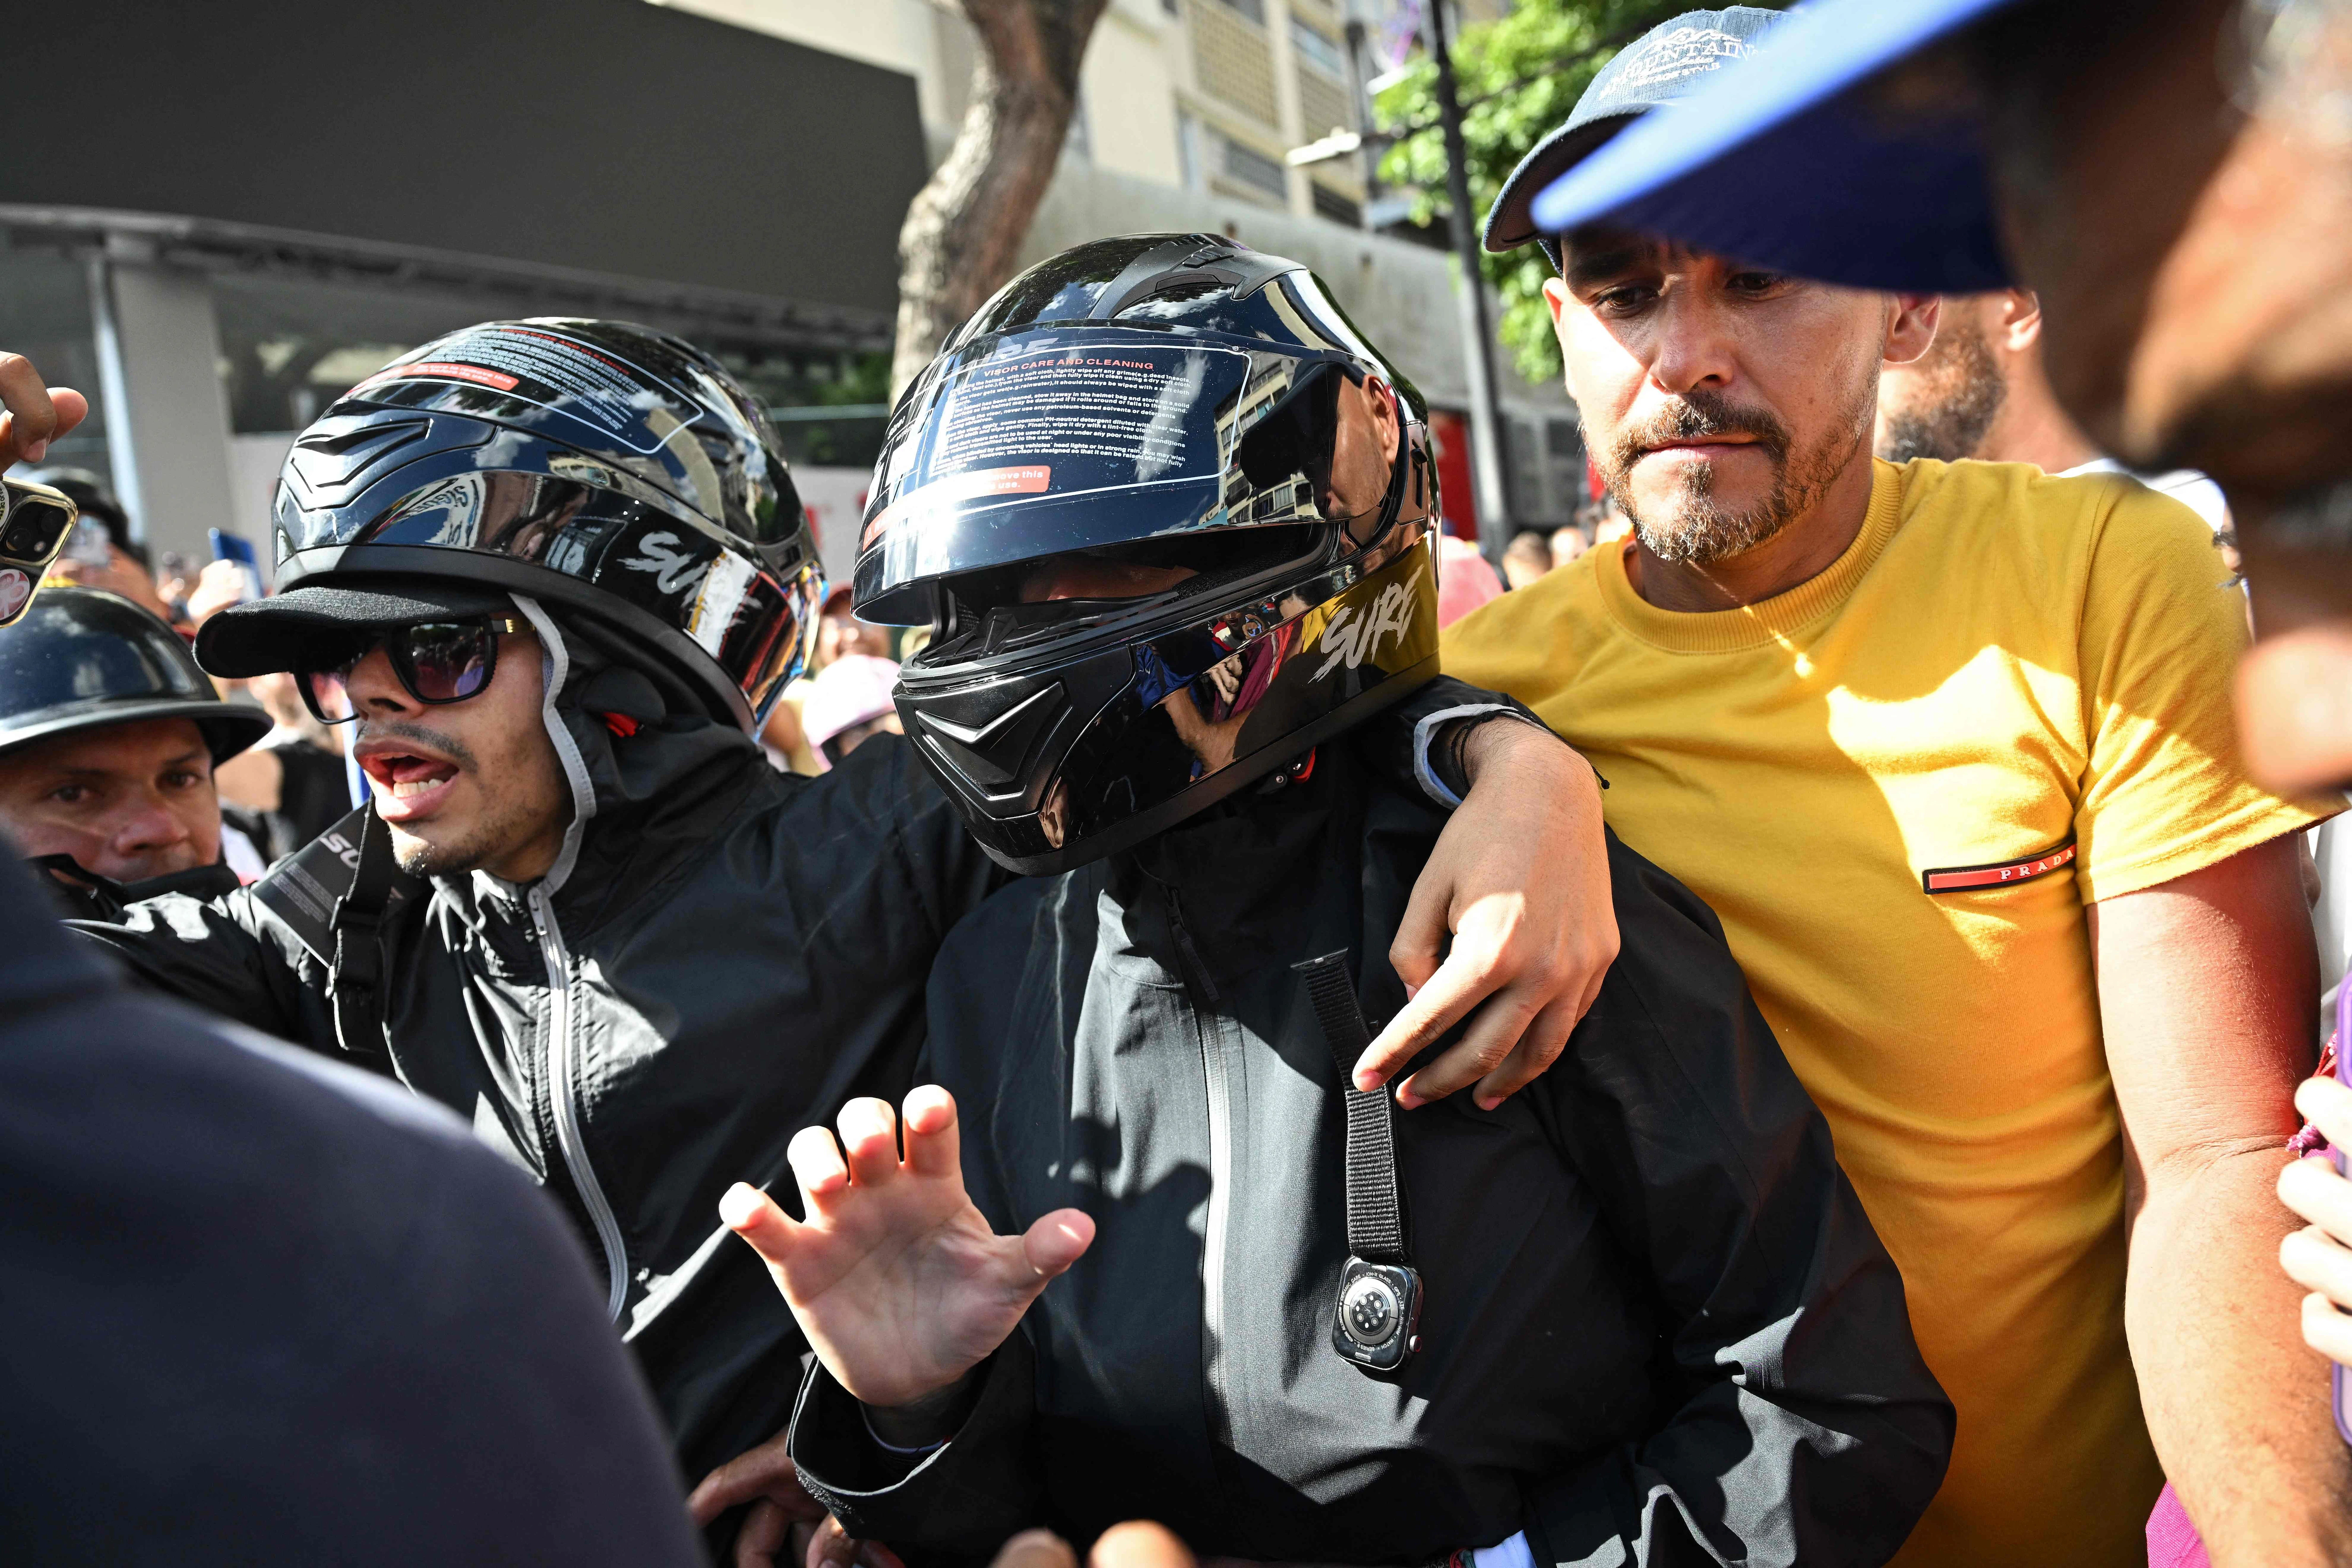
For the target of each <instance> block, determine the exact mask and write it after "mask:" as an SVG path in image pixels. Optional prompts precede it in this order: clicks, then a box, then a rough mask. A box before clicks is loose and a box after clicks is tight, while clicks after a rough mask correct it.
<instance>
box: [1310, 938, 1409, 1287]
mask: <svg viewBox="0 0 2352 1568" xmlns="http://www.w3.org/2000/svg"><path fill="white" fill-rule="evenodd" d="M1297 970H1298V973H1300V974H1301V975H1303V976H1305V977H1306V980H1307V1000H1308V1001H1310V1002H1311V1003H1313V1004H1314V1006H1315V1021H1316V1022H1317V1023H1318V1024H1320V1025H1321V1026H1323V1038H1324V1039H1325V1041H1326V1042H1328V1044H1329V1046H1330V1047H1331V1055H1332V1057H1333V1058H1334V1059H1336V1060H1337V1061H1338V1062H1339V1092H1340V1093H1341V1094H1342V1095H1344V1096H1346V1098H1347V1104H1348V1166H1347V1170H1348V1250H1349V1251H1350V1252H1352V1253H1354V1254H1355V1255H1356V1256H1357V1257H1359V1258H1366V1259H1368V1260H1370V1261H1371V1262H1374V1263H1395V1264H1402V1263H1403V1262H1404V1261H1405V1256H1404V1215H1403V1214H1402V1209H1401V1207H1400V1205H1399V1203H1398V1200H1397V1169H1396V1131H1395V1129H1394V1128H1393V1127H1392V1126H1391V1124H1390V1121H1389V1118H1390V1114H1391V1112H1390V1109H1389V1097H1388V1093H1387V1091H1386V1090H1385V1089H1373V1090H1372V1091H1371V1092H1370V1093H1369V1094H1368V1093H1366V1092H1365V1091H1364V1090H1362V1089H1358V1088H1357V1087H1356V1085H1355V1074H1356V1063H1357V1062H1358V1061H1359V1060H1360V1059H1361V1058H1362V1057H1363V1054H1364V1051H1365V1049H1366V1047H1370V1045H1371V1043H1372V1033H1371V1029H1370V1026H1368V1025H1367V1024H1366V1023H1365V1022H1364V1010H1363V1009H1362V1008H1361V1007H1360V1006H1359V1005H1357V1003H1356V988H1355V986H1354V985H1353V984H1351V983H1350V982H1349V979H1348V954H1347V953H1346V952H1345V951H1344V950H1343V951H1341V952H1329V953H1326V954H1324V955H1323V956H1322V957H1321V958H1311V959H1308V960H1307V962H1306V963H1301V964H1298V965H1297Z"/></svg>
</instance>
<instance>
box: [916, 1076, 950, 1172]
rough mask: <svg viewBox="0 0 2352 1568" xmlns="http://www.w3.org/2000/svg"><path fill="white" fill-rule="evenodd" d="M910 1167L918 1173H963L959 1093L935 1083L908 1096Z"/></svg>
mask: <svg viewBox="0 0 2352 1568" xmlns="http://www.w3.org/2000/svg"><path fill="white" fill-rule="evenodd" d="M906 1111H907V1168H908V1170H909V1171H912V1172H913V1173H915V1174H916V1175H918V1176H961V1175H962V1173H963V1165H962V1156H961V1153H960V1152H959V1149H958V1144H959V1137H958V1133H957V1129H956V1103H955V1096H953V1095H951V1094H950V1093H949V1092H948V1091H947V1090H946V1089H941V1088H940V1086H939V1085H937V1084H935V1083H929V1084H925V1085H923V1086H922V1087H921V1088H919V1089H916V1090H915V1091H914V1092H913V1093H911V1094H909V1095H908V1096H907V1102H906Z"/></svg>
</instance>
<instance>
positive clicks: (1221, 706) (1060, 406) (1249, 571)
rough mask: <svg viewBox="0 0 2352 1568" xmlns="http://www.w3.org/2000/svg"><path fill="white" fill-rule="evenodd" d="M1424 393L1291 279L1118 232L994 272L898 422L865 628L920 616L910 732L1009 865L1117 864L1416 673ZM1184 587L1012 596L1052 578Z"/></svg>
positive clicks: (1264, 264)
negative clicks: (1167, 573)
mask: <svg viewBox="0 0 2352 1568" xmlns="http://www.w3.org/2000/svg"><path fill="white" fill-rule="evenodd" d="M1437 514H1438V506H1437V476H1436V469H1435V466H1434V464H1433V461H1432V459H1431V454H1430V447H1429V441H1428V434H1427V415H1426V410H1425V409H1424V407H1423V403H1422V400H1421V395H1420V394H1419V393H1418V392H1416V391H1415V390H1414V389H1413V388H1412V385H1411V384H1409V383H1407V382H1406V381H1405V380H1404V379H1403V377H1402V376H1400V375H1399V374H1397V373H1396V371H1395V370H1394V369H1393V368H1392V367H1391V365H1390V364H1389V363H1388V362H1387V361H1385V360H1384V359H1382V358H1381V356H1380V354H1379V353H1377V352H1376V351H1375V350H1374V349H1373V348H1372V347H1371V346H1370V344H1369V343H1367V342H1365V341H1364V339H1363V337H1362V336H1361V334H1360V333H1359V332H1358V331H1356V330H1355V328H1354V326H1353V325H1352V324H1351V323H1350V322H1349V321H1348V319H1347V317H1346V316H1345V314H1343V313H1342V312H1341V311H1340V310H1339V307H1338V306H1337V305H1336V304H1334V303H1333V302H1332V300H1331V299H1330V296H1329V294H1328V291H1327V290H1326V289H1324V287H1323V284H1322V283H1321V281H1320V280H1319V279H1317V278H1316V277H1315V276H1314V274H1312V273H1310V272H1308V271H1307V269H1306V268H1304V267H1301V266H1300V265H1299V264H1298V263H1297V262H1295V261H1286V260H1284V259H1282V258H1280V257H1274V256H1265V255H1262V254H1260V253H1258V252H1256V251H1254V250H1251V249H1249V248H1248V247H1245V246H1243V245H1240V244H1237V243H1236V242H1234V241H1233V240H1230V239H1224V238H1222V237H1218V236H1215V235H1201V234H1184V235H1139V236H1129V237H1123V238H1118V239H1106V240H1099V241H1096V242H1094V243H1091V244H1088V245H1082V246H1079V247H1076V248H1075V249H1072V250H1068V251H1065V252H1064V253H1063V254H1062V255H1060V256H1057V257H1055V258H1052V259H1051V260H1048V261H1045V262H1043V263H1041V264H1039V265H1038V266H1036V267H1034V268H1030V270H1028V271H1027V272H1025V273H1024V274H1022V275H1021V276H1020V277H1018V278H1016V279H1013V281H1012V282H1011V283H1009V284H1007V285H1005V287H1004V288H1003V289H1002V290H1001V291H1000V292H999V293H998V294H997V295H996V297H995V298H994V299H992V300H990V301H989V302H988V303H987V304H986V305H983V306H982V308H981V310H980V311H979V313H978V314H977V315H975V316H974V317H973V318H972V319H971V321H968V322H966V323H965V324H964V326H963V327H962V328H961V330H960V331H958V332H957V333H956V334H955V336H954V337H953V338H951V339H950V340H949V342H948V345H947V347H946V349H945V350H944V351H943V352H942V353H940V357H939V359H938V360H936V361H935V362H934V363H932V364H931V366H930V367H929V369H928V370H927V371H925V372H924V374H922V376H921V377H920V378H919V379H918V380H917V381H916V382H915V383H914V384H913V385H912V386H910V387H909V388H908V391H907V393H906V395H905V396H904V397H902V398H901V399H900V401H899V404H898V409H897V410H896V412H895V413H894V414H893V415H892V416H891V422H890V427H889V432H888V435H887V437H886V439H885V442H884V447H883V452H882V458H881V461H880V464H879V465H878V467H877V468H876V470H875V479H874V486H873V489H872V492H871V500H870V502H869V510H868V511H867V513H866V522H865V527H864V530H863V531H862V532H861V534H860V537H859V553H858V557H857V567H856V585H857V613H858V614H859V615H861V616H865V617H866V619H868V620H877V621H884V622H889V621H898V622H906V623H917V622H922V621H929V623H930V624H931V626H932V627H933V637H932V640H931V642H930V644H929V647H926V648H924V649H923V651H922V652H921V653H919V654H918V655H917V656H916V657H915V658H912V659H910V660H909V661H908V663H907V664H906V665H905V667H904V668H903V670H902V672H901V679H900V684H899V688H898V706H899V710H900V714H901V717H902V720H903V721H904V723H905V725H906V730H907V733H908V735H909V736H910V737H912V738H913V740H914V742H915V745H916V747H917V750H918V752H919V754H920V755H921V756H922V757H923V759H924V761H925V762H926V763H929V765H930V767H931V768H932V769H933V771H934V772H936V773H938V774H939V775H940V779H941V780H942V781H943V782H944V783H945V784H946V785H947V787H948V791H949V794H950V795H951V796H952V797H953V798H954V800H955V801H956V804H957V805H958V806H959V807H960V808H961V810H962V812H963V814H964V816H965V818H966V819H967V820H968V821H969V822H970V823H971V826H972V830H973V832H974V833H975V834H976V835H977V836H978V837H979V838H980V841H981V843H982V845H983V846H984V847H986V848H987V850H988V852H989V853H990V854H991V855H992V856H993V857H995V858H996V859H997V860H999V861H1000V862H1002V863H1003V864H1004V865H1006V866H1009V867H1012V868H1014V869H1015V870H1020V871H1024V872H1032V873H1035V872H1048V871H1059V870H1063V869H1066V868H1069V867H1071V866H1076V865H1079V864H1083V863H1084V862H1086V861H1087V860H1091V859H1094V858H1097V857H1098V856H1102V855H1105V854H1108V853H1111V852H1113V851H1115V850H1118V849H1120V848H1124V847H1128V846H1129V845H1132V844H1135V843H1137V842H1139V841H1140V840H1141V839H1143V838H1144V837H1148V836H1149V835H1150V834H1153V833H1156V832H1158V831H1160V829H1162V828H1164V827H1166V826H1169V825H1170V824H1171V823H1174V822H1177V821H1180V820H1181V819H1182V818H1183V817H1185V816H1190V815H1192V813H1194V812H1196V811H1199V810H1201V809H1202V808H1203V807H1204V806H1207V805H1211V804H1212V803H1213V802H1215V801H1217V800H1219V799H1222V798H1223V797H1224V796H1225V795H1230V794H1232V793H1233V792H1234V790H1235V789H1238V788H1240V787H1241V786H1242V785H1244V784H1248V783H1251V782H1252V781H1254V780H1256V779H1260V778H1263V777H1265V775H1266V774H1268V773H1272V772H1274V771H1275V770H1276V769H1278V768H1282V767H1284V766H1285V765H1286V764H1290V763H1296V762H1297V760H1299V759H1300V758H1301V757H1303V756H1304V754H1305V753H1306V752H1307V751H1308V750H1309V749H1310V748H1311V747H1313V746H1314V745H1315V744H1316V742H1318V741H1319V740H1321V739H1323V738H1325V737H1326V736H1328V735H1332V734H1336V733H1338V732H1339V731H1341V730H1343V729H1346V728H1347V727H1349V725H1351V724H1353V723H1355V722H1357V721H1360V719H1362V718H1363V717H1364V716H1365V715H1367V714H1369V713H1370V711H1372V710H1374V709H1376V708H1379V707H1381V706H1382V705H1384V704H1386V703H1389V702H1391V701H1394V700H1396V699H1398V698H1400V697H1402V696H1403V695H1405V694H1406V693H1407V692H1409V691H1410V690H1412V688H1414V687H1415V686H1418V685H1419V684H1421V683H1422V682H1423V681H1424V680H1426V679H1429V677H1430V676H1432V675H1433V674H1434V673H1435V672H1436V667H1437V572H1436V562H1435V548H1436V542H1435V541H1434V539H1433V538H1432V537H1431V530H1432V526H1433V520H1434V519H1435V518H1436V516H1437ZM1073 554H1094V555H1100V556H1107V557H1115V558H1117V559H1118V560H1119V561H1121V562H1124V563H1139V564H1149V565H1154V566H1160V567H1172V568H1181V569H1182V571H1183V573H1184V574H1185V575H1184V576H1183V577H1182V579H1181V581H1177V582H1174V583H1172V584H1171V585H1169V586H1168V587H1166V588H1165V589H1164V590H1163V591H1160V592H1156V593H1150V594H1147V595H1143V596H1140V597H1136V598H1120V599H1093V600H1078V599H1063V600H1060V601H1057V602H1047V603H1024V586H1026V587H1027V588H1028V589H1029V590H1030V595H1029V596H1032V597H1034V594H1035V584H1034V582H1033V581H1032V579H1033V577H1034V574H1036V572H1037V571H1038V569H1039V566H1040V563H1043V562H1044V561H1045V559H1046V558H1048V557H1056V556H1063V557H1066V556H1070V555H1073Z"/></svg>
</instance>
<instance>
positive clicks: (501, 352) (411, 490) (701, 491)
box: [196, 319, 824, 731]
mask: <svg viewBox="0 0 2352 1568" xmlns="http://www.w3.org/2000/svg"><path fill="white" fill-rule="evenodd" d="M274 533H275V541H274V542H275V544H276V548H277V553H278V594H277V595H275V596H273V597H271V598H268V599H264V600H261V601H260V602H258V603H256V604H249V605H238V606H236V607H235V608H233V609H229V610H226V611H224V612H222V613H221V614H220V615H218V616H215V617H213V619H212V620H210V621H209V622H207V623H206V624H205V628H204V632H203V634H202V635H201V636H200V637H199V638H198V641H197V646H196V653H197V657H198V658H199V659H200V660H201V661H202V662H203V663H204V665H205V668H207V669H210V670H211V671H213V672H214V673H215V674H216V675H224V676H241V675H258V674H261V673H264V672H266V671H268V670H278V669H289V668H295V667H296V666H297V664H299V663H301V662H302V661H303V659H304V658H305V657H306V654H308V655H310V657H315V653H314V652H313V651H312V650H310V648H309V647H308V646H307V645H309V644H310V643H315V642H317V641H318V640H319V639H322V638H331V637H334V636H335V635H336V633H335V629H334V628H335V626H336V625H337V624H338V623H350V624H352V625H362V626H363V625H368V624H371V623H372V622H373V621H381V620H386V619H396V618H397V617H398V616H399V615H400V614H402V613H404V608H403V607H404V606H408V605H414V604H415V603H416V602H417V601H418V600H419V599H420V598H431V597H434V596H435V595H438V596H439V597H441V598H446V599H448V600H449V602H450V603H451V604H452V605H457V604H459V602H460V601H465V602H466V603H467V604H470V603H471V598H469V595H470V596H473V597H484V596H486V598H485V602H489V603H503V602H504V601H505V595H509V594H521V595H530V596H532V597H534V598H537V599H539V600H541V601H542V602H543V603H545V604H546V605H547V606H548V607H549V608H550V609H551V611H552V612H554V613H555V614H556V615H558V616H561V617H562V618H563V619H564V621H565V622H566V624H567V625H568V626H572V627H573V628H575V629H576V630H578V631H579V632H580V633H582V634H583V635H584V636H587V637H591V638H592V639H593V640H594V641H596V642H598V643H599V644H601V645H602V646H604V647H605V648H606V649H607V651H608V652H611V653H613V654H614V656H616V657H618V658H623V659H625V660H626V661H627V662H629V663H631V664H632V665H635V666H636V667H637V668H642V669H643V670H645V672H646V674H647V675H649V676H650V677H652V678H653V679H655V680H656V684H657V685H658V686H661V687H664V688H666V689H667V691H668V692H669V694H670V695H671V696H672V698H673V699H674V700H676V701H677V702H682V703H684V704H686V705H687V710H688V711H697V710H699V711H706V712H708V713H709V715H710V716H711V717H712V718H714V719H717V720H719V721H721V722H727V723H734V724H738V725H740V726H742V727H743V728H745V729H747V730H751V731H756V730H757V728H758V726H759V723H760V722H761V720H762V719H763V718H764V717H765V714H766V711H767V709H768V707H769V705H770V704H771V703H772V701H773V700H774V699H775V697H776V696H777V695H778V694H779V693H781V692H782V689H783V687H784V683H785V682H786V681H788V680H790V679H792V677H793V674H794V673H796V672H797V671H798V670H799V668H801V665H802V663H803V661H804V659H805V658H806V656H807V652H808V649H809V647H810V646H811V645H812V642H813V639H814V636H815V627H816V621H817V613H816V610H817V605H818V604H819V603H820V602H821V601H822V599H823V598H824V576H823V573H822V571H821V569H820V567H819V566H818V563H817V551H816V541H815V539H814V536H813V535H812V534H811V533H810V531H809V526H808V520H807V513H806V512H805V511H804V510H803V508H802V505H801V500H800V497H799V495H798V494H797V493H796V492H795V491H794V490H793V481H792V476H791V474H790V472H789V471H788V469H787V466H786V464H785V461H784V457H783V453H782V448H781V447H780V446H779V445H778V443H777V440H776V433H775V429H774V427H773V426H772V425H770V423H769V422H768V417H767V416H766V414H765V413H764V412H762V411H761V408H760V406H759V405H757V404H756V403H754V402H753V401H752V400H751V396H750V395H748V394H746V393H745V392H744V391H743V389H742V388H741V387H740V386H739V385H737V384H736V383H735V381H734V379H733V378H732V377H731V376H730V375H729V374H727V372H726V371H725V370H724V369H723V368H721V367H720V365H719V363H718V362H717V361H716V360H714V359H712V358H711V357H710V356H709V354H707V353H703V352H702V351H701V350H699V349H698V348H695V347H694V346H693V345H691V344H689V343H687V342H683V341H681V340H680V339H677V338H674V337H671V336H669V335H667V333H663V332H656V331H652V330H651V329H649V328H646V327H640V326H634V325H631V324H630V323H628V322H625V321H573V320H563V319H547V320H533V321H490V322H487V323H485V324H483V325H481V326H477V327H468V328H466V329H465V330H464V331H457V332H453V333H451V334H450V335H448V336H447V337H445V338H442V339H440V340H438V341H437V342H431V343H427V344H425V346H424V347H423V348H420V349H417V350H416V351H415V352H414V353H408V354H405V355H404V356H402V357H401V358H400V359H397V360H395V361H394V362H393V363H391V364H390V365H387V366H386V367H385V368H384V369H383V370H381V371H378V372H377V373H376V374H373V375H372V376H370V377H368V378H367V379H366V380H365V381H362V382H361V383H360V384H358V385H357V386H354V387H353V388H352V390H351V391H350V392H348V393H346V394H344V395H343V396H342V397H341V398H339V399H338V400H337V401H336V402H335V404H334V405H333V406H332V407H331V408H329V409H328V410H327V412H326V414H325V415H324V416H322V417H321V418H320V420H319V421H318V422H317V423H316V424H314V425H312V426H310V428H309V429H307V430H305V431H303V432H302V434H301V436H300V437H299V438H298V439H297V440H296V441H295V443H294V448H293V450H292V451H291V452H290V453H289V455H288V457H287V459H286V465H285V468H283V469H282V470H281V471H280V474H279V477H278V490H277V495H276V498H275V502H274ZM307 590H330V591H331V592H327V593H319V592H312V593H310V595H309V597H308V598H307V599H306V597H305V594H306V591H307ZM453 595H454V596H453ZM376 599H381V600H382V605H379V606H376V607H375V608H373V609H372V608H371V605H372V604H373V601H374V600H376Z"/></svg>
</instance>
